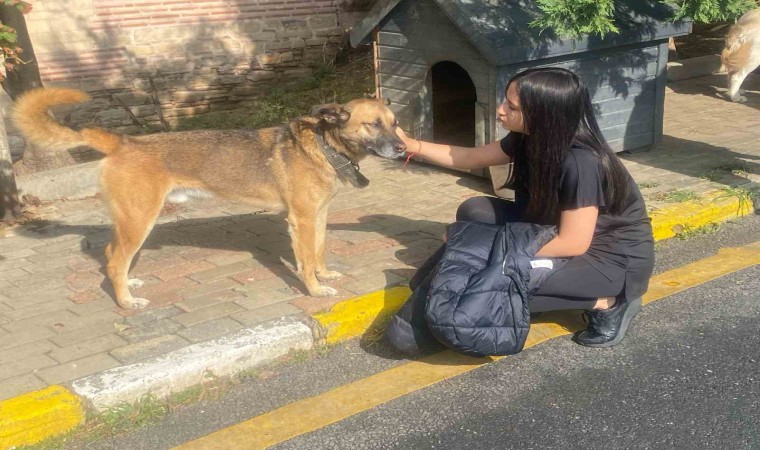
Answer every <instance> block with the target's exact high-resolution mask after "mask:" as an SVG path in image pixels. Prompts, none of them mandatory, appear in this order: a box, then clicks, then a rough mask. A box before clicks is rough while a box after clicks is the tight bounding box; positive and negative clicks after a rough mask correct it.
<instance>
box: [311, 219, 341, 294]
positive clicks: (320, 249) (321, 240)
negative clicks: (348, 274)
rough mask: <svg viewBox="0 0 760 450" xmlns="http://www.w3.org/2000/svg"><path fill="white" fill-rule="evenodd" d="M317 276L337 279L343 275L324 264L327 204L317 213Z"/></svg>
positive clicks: (322, 279) (325, 278) (326, 279)
mask: <svg viewBox="0 0 760 450" xmlns="http://www.w3.org/2000/svg"><path fill="white" fill-rule="evenodd" d="M316 232H317V239H316V252H317V278H318V279H319V280H320V281H331V280H337V279H339V278H341V277H343V274H342V273H340V272H336V271H334V270H327V266H326V265H325V235H326V234H327V205H325V206H324V207H323V208H322V209H321V210H320V211H319V212H318V213H317V229H316Z"/></svg>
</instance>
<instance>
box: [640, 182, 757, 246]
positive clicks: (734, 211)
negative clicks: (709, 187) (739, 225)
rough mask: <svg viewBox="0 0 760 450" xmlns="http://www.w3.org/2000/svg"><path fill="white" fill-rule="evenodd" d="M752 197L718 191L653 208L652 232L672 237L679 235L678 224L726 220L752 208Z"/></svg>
mask: <svg viewBox="0 0 760 450" xmlns="http://www.w3.org/2000/svg"><path fill="white" fill-rule="evenodd" d="M753 209H754V208H753V205H752V201H750V200H746V199H740V198H739V197H737V196H732V195H728V194H726V193H725V192H722V191H717V192H712V193H710V194H707V195H705V196H704V197H703V198H701V199H699V200H694V201H688V202H684V203H679V204H677V205H673V206H668V207H666V208H662V209H658V210H656V211H652V213H651V214H650V217H651V219H652V232H653V234H654V240H655V241H660V240H663V239H669V238H672V237H673V236H675V235H676V231H675V230H674V229H677V228H685V229H688V228H699V227H703V226H705V225H709V224H711V223H720V222H725V221H726V220H729V219H733V218H735V217H741V216H746V215H748V214H752V212H753Z"/></svg>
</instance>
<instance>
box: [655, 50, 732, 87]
mask: <svg viewBox="0 0 760 450" xmlns="http://www.w3.org/2000/svg"><path fill="white" fill-rule="evenodd" d="M721 65H722V64H721V62H720V55H706V56H697V57H696V58H688V59H682V60H680V61H671V62H669V63H668V69H667V78H668V82H674V81H681V80H688V79H689V78H697V77H703V76H705V75H712V74H714V73H718V72H720V68H721Z"/></svg>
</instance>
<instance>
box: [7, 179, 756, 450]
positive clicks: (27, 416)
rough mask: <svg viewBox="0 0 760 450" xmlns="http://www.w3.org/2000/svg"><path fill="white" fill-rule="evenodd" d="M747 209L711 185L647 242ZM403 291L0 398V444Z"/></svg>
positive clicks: (372, 311) (224, 366)
mask: <svg viewBox="0 0 760 450" xmlns="http://www.w3.org/2000/svg"><path fill="white" fill-rule="evenodd" d="M753 211H754V209H753V206H752V204H751V203H750V202H749V201H748V200H746V199H742V198H741V197H740V196H736V195H730V194H728V193H727V192H723V191H718V192H713V193H710V194H708V195H706V196H705V197H703V198H702V199H700V200H696V201H690V202H685V203H681V204H677V205H674V206H672V207H668V208H663V209H659V210H656V211H654V212H652V214H651V217H652V227H653V230H654V237H655V241H661V240H664V239H668V238H671V237H673V236H675V235H676V234H678V233H680V232H681V231H683V230H688V229H694V228H698V227H702V226H705V225H707V224H709V223H720V222H724V221H726V220H730V219H733V218H736V217H741V216H744V215H748V214H751V213H752V212H753ZM668 286H669V285H668ZM409 293H410V290H409V288H407V287H403V286H396V287H390V288H388V289H384V290H381V291H378V292H373V293H370V294H367V295H363V296H360V297H356V298H353V299H349V300H346V301H343V302H341V303H339V304H337V305H335V306H333V307H332V308H331V309H330V310H329V311H327V312H324V313H320V314H315V315H313V316H312V317H311V318H310V320H311V321H312V322H313V327H314V328H315V330H314V331H313V330H312V328H311V327H310V326H308V325H307V324H305V323H303V322H301V321H298V320H295V319H293V318H289V317H284V318H281V319H277V320H274V321H271V322H268V323H266V324H263V325H259V326H257V327H253V328H250V329H245V330H242V331H239V332H236V333H234V334H232V335H229V336H226V337H223V338H220V339H217V340H214V341H209V342H204V343H199V344H194V345H191V346H189V347H185V348H183V349H179V350H176V351H173V352H171V353H168V354H166V355H163V356H160V357H156V358H153V359H151V360H148V361H145V362H141V363H137V364H133V365H130V366H126V367H119V368H115V369H110V370H107V371H105V372H101V373H98V374H94V375H91V376H88V377H85V378H82V379H79V380H76V381H74V382H73V383H72V384H71V386H72V391H73V392H71V391H68V390H66V388H64V387H61V386H53V387H49V388H47V389H43V390H41V391H36V392H31V393H28V394H24V395H22V396H19V397H16V398H13V399H10V400H6V401H4V402H0V450H3V449H8V448H12V447H14V446H19V445H30V444H33V443H36V442H39V441H41V440H43V439H46V438H49V437H52V436H56V435H59V434H62V433H65V432H66V431H68V430H70V429H72V428H74V427H76V426H77V425H78V424H80V423H81V422H82V421H83V420H84V409H83V406H82V404H83V403H84V404H88V405H89V406H90V407H92V408H95V409H96V410H102V409H103V408H105V407H107V406H113V405H116V404H118V403H120V402H124V401H126V402H131V401H134V400H136V399H137V398H139V397H140V396H141V395H143V394H145V393H148V392H152V393H154V394H156V395H160V396H163V395H168V394H169V393H170V392H172V391H174V392H178V391H181V390H183V389H186V388H188V387H191V386H193V385H197V384H198V383H199V382H200V381H202V380H203V377H204V375H205V374H206V372H207V371H211V372H213V373H214V375H217V376H225V375H232V374H234V373H236V372H240V371H243V370H246V369H250V368H252V367H256V366H260V365H264V364H267V363H270V362H272V361H274V360H275V359H276V358H278V357H280V356H282V355H285V354H286V353H288V352H289V351H291V350H294V349H305V350H308V349H311V348H312V347H313V346H314V345H315V344H320V343H329V344H332V343H338V342H342V341H346V340H349V339H352V338H356V337H359V336H365V335H367V334H368V333H372V332H377V333H378V335H379V330H380V329H382V326H383V324H385V323H386V322H387V320H388V319H389V318H390V317H391V315H393V314H394V313H395V312H396V311H397V310H398V309H399V308H400V307H401V305H402V304H403V303H404V301H405V300H406V298H407V297H408V296H409ZM542 326H543V328H541V330H537V331H536V333H537V334H535V336H536V337H535V339H538V340H539V341H543V340H547V339H549V338H550V337H553V336H554V335H555V334H556V333H555V331H556V330H554V328H556V327H560V328H562V329H563V330H564V328H563V327H561V326H560V325H557V324H542ZM552 330H553V331H552ZM538 331H542V332H541V333H538ZM550 335H551V336H550ZM547 336H549V337H547ZM30 411H33V412H34V413H30ZM62 417H63V418H62ZM6 430H8V431H6Z"/></svg>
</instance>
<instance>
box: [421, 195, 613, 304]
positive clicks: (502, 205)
mask: <svg viewBox="0 0 760 450" xmlns="http://www.w3.org/2000/svg"><path fill="white" fill-rule="evenodd" d="M520 215H521V214H520V211H519V210H518V208H517V206H516V205H515V204H514V203H513V202H511V201H508V200H503V199H500V198H495V197H473V198H470V199H467V200H466V201H465V202H464V203H462V204H461V205H460V206H459V209H458V210H457V221H466V222H482V223H490V224H503V223H506V222H516V221H518V220H519V217H520ZM442 254H443V248H441V249H439V250H438V252H436V254H435V255H433V257H431V258H430V259H428V261H426V262H425V264H423V268H424V269H425V271H423V270H422V269H423V268H421V269H420V271H419V272H423V273H419V272H418V273H417V274H415V278H418V277H424V276H425V273H424V272H429V271H430V270H432V269H433V268H434V267H435V265H436V264H437V263H438V260H439V259H440V258H441V255H442ZM413 282H414V280H413ZM624 284H625V277H624V276H621V277H619V278H618V279H614V280H609V279H608V278H607V277H605V276H604V275H602V274H601V272H599V271H598V270H597V269H595V268H594V267H593V266H591V265H589V264H588V263H587V262H586V261H585V260H583V259H581V258H570V260H569V261H568V262H567V263H566V264H564V265H563V266H562V267H560V268H559V269H557V271H556V272H555V273H553V274H551V275H550V276H549V278H547V279H546V281H544V283H543V284H542V285H541V286H540V287H539V288H538V290H537V291H536V292H535V294H534V295H533V298H532V299H531V301H530V311H531V312H542V311H556V310H564V309H591V308H592V307H593V306H594V304H595V303H596V301H597V299H598V298H599V297H616V296H618V295H619V294H620V293H621V292H623V287H624Z"/></svg>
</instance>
